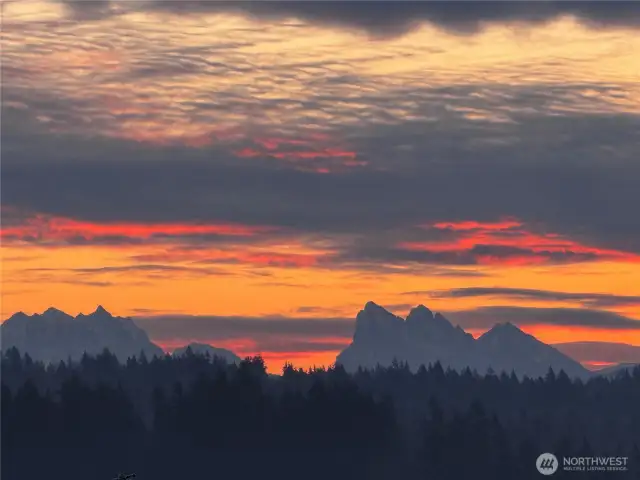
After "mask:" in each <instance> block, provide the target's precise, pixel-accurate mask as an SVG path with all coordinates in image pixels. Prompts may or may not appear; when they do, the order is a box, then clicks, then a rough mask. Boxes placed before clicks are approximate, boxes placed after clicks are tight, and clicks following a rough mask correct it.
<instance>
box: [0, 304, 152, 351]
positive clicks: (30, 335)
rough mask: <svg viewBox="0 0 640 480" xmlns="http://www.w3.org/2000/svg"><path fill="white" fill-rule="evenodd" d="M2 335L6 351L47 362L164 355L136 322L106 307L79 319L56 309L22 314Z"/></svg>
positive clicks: (9, 322) (1, 329)
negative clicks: (85, 356)
mask: <svg viewBox="0 0 640 480" xmlns="http://www.w3.org/2000/svg"><path fill="white" fill-rule="evenodd" d="M0 332H1V335H2V350H3V351H4V350H7V349H9V348H11V347H16V348H17V349H18V350H19V351H21V352H26V353H28V354H29V355H30V356H31V357H32V358H33V359H34V360H42V361H45V362H59V361H61V360H63V361H66V360H67V359H68V358H71V359H72V360H78V359H80V358H81V357H82V355H83V354H84V353H85V352H86V353H87V354H89V355H96V354H98V353H101V352H102V351H103V350H104V349H105V348H108V349H109V350H110V351H111V352H112V353H113V354H114V355H115V356H116V357H117V358H118V359H119V360H120V361H124V360H126V359H127V358H128V357H132V356H139V355H140V353H141V352H144V354H145V355H146V356H148V357H152V356H154V355H158V356H161V355H164V352H163V351H162V349H161V348H160V347H158V346H157V345H155V344H154V343H152V342H151V341H150V340H149V337H148V336H147V334H146V332H145V331H144V330H142V329H141V328H139V327H138V326H137V325H136V324H135V323H133V320H131V319H130V318H123V317H114V316H113V315H111V314H110V313H109V312H107V311H106V310H105V309H104V308H103V307H102V306H99V307H98V308H97V309H96V310H95V311H94V312H93V313H91V314H89V315H84V314H80V315H78V316H77V317H75V318H74V317H72V316H71V315H68V314H66V313H64V312H62V311H60V310H57V309H55V308H53V307H52V308H49V309H47V310H46V311H45V312H43V313H42V314H37V313H36V314H34V315H26V314H25V313H23V312H18V313H16V314H14V315H12V316H11V317H10V318H9V319H7V320H6V321H5V322H4V323H3V324H2V326H1V327H0Z"/></svg>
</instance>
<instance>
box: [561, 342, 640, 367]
mask: <svg viewBox="0 0 640 480" xmlns="http://www.w3.org/2000/svg"><path fill="white" fill-rule="evenodd" d="M553 346H554V347H555V348H557V349H558V350H560V351H561V352H562V353H564V354H566V355H569V356H570V357H571V358H574V359H575V360H578V361H579V362H604V363H640V347H637V346H634V345H628V344H626V343H610V342H568V343H556V344H554V345H553Z"/></svg>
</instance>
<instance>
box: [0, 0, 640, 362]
mask: <svg viewBox="0 0 640 480" xmlns="http://www.w3.org/2000/svg"><path fill="white" fill-rule="evenodd" d="M617 3H619V4H620V5H616V6H614V5H607V4H606V2H605V3H604V4H596V3H593V5H590V4H588V3H582V2H556V3H553V2H551V3H548V5H547V8H543V7H541V6H538V5H537V4H535V3H531V4H530V5H529V4H528V5H527V8H514V7H512V5H511V4H510V3H505V6H504V8H495V5H494V4H489V3H487V4H485V5H483V7H482V8H470V9H468V11H467V9H465V8H462V7H460V6H457V5H454V6H452V5H445V4H438V3H436V2H424V5H423V4H416V5H413V6H412V5H411V4H409V3H407V4H400V5H398V4H396V5H394V6H393V7H394V8H395V9H396V10H394V11H393V12H392V13H393V14H391V13H390V12H391V11H387V10H385V8H384V5H383V2H380V3H378V4H376V5H373V4H371V5H369V7H370V8H368V11H367V12H366V13H363V12H362V10H358V8H359V7H356V6H354V5H352V4H345V5H334V4H332V3H331V2H327V3H325V4H320V3H319V4H315V3H314V4H312V5H311V6H306V5H305V4H304V3H301V2H285V3H284V4H277V3H270V2H267V3H263V4H261V5H260V6H257V5H253V6H252V5H251V4H248V3H238V4H234V5H231V4H227V3H224V2H220V3H218V2H209V3H206V2H205V3H202V4H200V6H199V7H198V6H195V5H192V4H185V5H182V6H181V7H180V8H178V7H177V4H175V2H173V3H172V2H153V1H152V2H146V3H134V2H126V1H124V0H114V1H106V2H95V3H94V2H73V1H54V0H38V1H34V0H23V1H20V2H10V3H7V2H5V3H3V5H2V7H0V8H2V15H3V20H2V22H3V53H2V57H3V59H2V60H3V62H2V63H3V92H2V93H3V95H2V97H3V98H2V119H3V128H2V165H1V173H2V175H1V182H2V190H3V195H2V207H1V211H0V220H1V229H0V239H1V241H2V254H1V270H2V271H1V273H2V292H1V294H0V317H1V321H2V322H4V321H5V320H6V319H7V318H9V317H10V316H11V315H12V314H13V313H15V312H18V311H23V312H25V313H27V314H33V313H41V312H43V311H44V310H46V309H47V308H48V307H49V306H51V305H53V306H54V307H56V308H58V309H60V310H62V311H64V312H66V313H69V314H72V315H73V316H76V315H77V314H78V313H80V312H91V311H92V305H106V306H107V310H108V311H109V312H111V313H112V314H114V315H117V316H123V317H131V318H133V319H134V321H135V322H136V324H138V325H140V324H142V325H144V327H143V329H144V330H145V331H146V332H147V333H148V335H149V337H150V339H151V340H152V341H153V342H154V343H156V344H157V345H159V346H160V347H163V348H164V346H174V345H175V346H178V345H180V346H181V345H185V344H186V343H190V342H192V341H194V342H199V343H205V344H210V345H213V346H216V347H220V348H226V349H229V350H231V351H233V352H235V353H237V354H238V355H240V356H241V357H242V356H245V355H253V354H257V353H261V355H262V356H263V358H265V360H266V361H267V363H268V364H269V365H271V364H272V363H273V364H274V365H275V364H277V363H278V362H279V366H281V365H282V364H283V363H284V362H285V361H288V360H290V361H291V362H292V363H293V364H295V365H296V366H301V367H303V368H307V367H309V366H312V365H314V364H325V365H329V364H330V363H332V362H330V361H329V360H330V359H335V357H336V355H337V354H338V353H339V352H340V351H341V350H342V349H343V348H344V347H346V346H347V345H348V344H349V342H350V341H351V335H352V333H353V322H354V321H355V315H356V313H357V312H358V311H359V310H360V309H361V308H362V305H364V304H365V303H366V302H367V301H369V300H370V299H371V298H375V299H377V300H376V303H378V304H379V305H382V306H384V308H386V309H387V310H388V311H390V312H392V313H394V314H396V315H398V316H400V317H402V318H404V317H405V316H406V314H407V312H408V311H409V309H410V308H411V307H412V306H415V305H417V304H424V305H427V306H429V308H430V309H432V310H433V311H434V312H436V311H438V312H442V313H443V315H444V316H445V317H447V318H448V319H449V320H450V321H451V322H452V324H454V325H460V326H461V327H462V328H464V329H465V331H468V332H470V333H472V334H473V335H474V337H477V336H478V335H480V334H481V333H483V332H484V331H487V330H488V329H489V328H491V326H492V325H494V324H497V323H504V322H510V323H512V324H514V325H518V327H519V328H520V329H522V330H523V331H524V332H526V333H528V334H531V335H533V336H534V337H536V338H537V339H538V340H540V341H541V342H544V343H546V344H549V345H557V344H567V343H584V345H583V346H582V347H580V348H578V346H576V347H575V348H573V349H572V355H573V356H574V357H572V358H575V357H579V360H578V359H577V358H576V360H578V361H580V362H581V363H582V364H583V365H585V366H586V365H588V366H589V368H594V367H596V366H601V367H605V366H608V365H613V364H616V363H625V359H626V360H628V359H629V358H631V359H635V361H636V362H639V363H640V354H638V353H634V352H638V351H640V220H639V217H638V215H637V211H636V210H637V207H633V205H634V204H636V203H637V197H638V195H637V192H638V191H640V163H639V162H638V160H637V159H638V152H639V151H640V145H639V144H638V133H639V132H640V71H639V70H638V68H637V66H636V65H637V58H636V57H637V52H638V51H640V36H639V35H638V32H637V29H638V28H639V26H640V22H638V21H637V19H638V18H639V17H638V7H637V5H634V4H633V3H623V2H617ZM314 5H315V6H314ZM174 7H175V8H174ZM190 9H193V10H190ZM341 322H342V323H341ZM587 342H592V343H589V344H588V345H587V344H586V343H587ZM613 344H625V345H627V346H629V345H630V346H633V347H636V350H630V349H622V348H619V347H616V346H614V345H613ZM634 355H636V356H634ZM569 356H571V355H569ZM270 368H271V367H270Z"/></svg>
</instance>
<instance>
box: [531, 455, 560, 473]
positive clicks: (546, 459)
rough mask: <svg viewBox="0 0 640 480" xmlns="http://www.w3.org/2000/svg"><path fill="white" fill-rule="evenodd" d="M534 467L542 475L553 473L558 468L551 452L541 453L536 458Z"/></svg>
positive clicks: (556, 460)
mask: <svg viewBox="0 0 640 480" xmlns="http://www.w3.org/2000/svg"><path fill="white" fill-rule="evenodd" d="M536 468H537V469H538V471H539V472H540V473H541V474H542V475H553V474H554V473H556V470H558V459H557V458H556V456H555V455H554V454H553V453H543V454H542V455H540V456H539V457H538V459H537V460H536Z"/></svg>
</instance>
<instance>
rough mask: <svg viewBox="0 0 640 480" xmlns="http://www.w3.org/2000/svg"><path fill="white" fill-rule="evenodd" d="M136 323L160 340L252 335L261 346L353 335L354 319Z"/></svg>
mask: <svg viewBox="0 0 640 480" xmlns="http://www.w3.org/2000/svg"><path fill="white" fill-rule="evenodd" d="M134 321H135V323H136V324H137V325H138V326H140V327H141V328H143V329H144V330H145V331H146V332H147V333H148V334H149V336H150V337H151V338H152V339H153V340H156V341H158V342H163V341H172V340H175V339H210V340H231V339H246V338H251V339H252V340H253V341H255V342H256V343H257V344H258V345H260V344H261V342H262V341H263V340H265V339H267V338H271V337H279V338H298V337H303V338H305V339H306V341H311V340H313V339H323V338H324V339H326V338H327V337H331V338H344V339H349V338H351V336H352V334H353V329H354V325H355V324H354V321H353V320H348V319H344V318H317V319H316V318H289V317H276V316H271V317H222V316H188V315H162V316H147V317H144V316H140V317H136V318H134Z"/></svg>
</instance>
